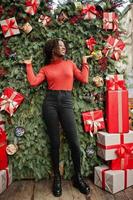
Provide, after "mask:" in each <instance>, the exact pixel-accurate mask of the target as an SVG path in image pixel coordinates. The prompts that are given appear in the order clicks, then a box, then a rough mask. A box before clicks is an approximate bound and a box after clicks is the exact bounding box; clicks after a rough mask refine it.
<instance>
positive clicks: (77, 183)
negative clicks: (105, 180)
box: [73, 174, 90, 195]
mask: <svg viewBox="0 0 133 200" xmlns="http://www.w3.org/2000/svg"><path fill="white" fill-rule="evenodd" d="M73 186H74V187H76V188H77V189H78V190H79V191H80V192H81V193H83V194H86V195H88V194H90V187H89V186H88V185H87V184H86V183H85V181H84V180H83V177H82V176H81V174H77V175H75V176H74V177H73Z"/></svg>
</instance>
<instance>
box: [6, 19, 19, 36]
mask: <svg viewBox="0 0 133 200" xmlns="http://www.w3.org/2000/svg"><path fill="white" fill-rule="evenodd" d="M5 21H6V25H2V31H3V33H4V35H5V34H6V33H7V32H8V31H9V32H10V35H13V34H14V33H13V30H12V29H18V26H17V25H15V20H14V19H6V20H5Z"/></svg>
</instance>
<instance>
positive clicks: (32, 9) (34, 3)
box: [25, 0, 40, 15]
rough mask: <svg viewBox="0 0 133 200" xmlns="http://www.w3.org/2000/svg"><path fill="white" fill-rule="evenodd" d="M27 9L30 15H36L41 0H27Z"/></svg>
mask: <svg viewBox="0 0 133 200" xmlns="http://www.w3.org/2000/svg"><path fill="white" fill-rule="evenodd" d="M25 4H26V9H25V12H26V13H28V14H30V15H35V14H36V12H37V9H38V7H39V4H40V1H39V0H26V2H25Z"/></svg>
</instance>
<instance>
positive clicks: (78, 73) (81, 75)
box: [73, 63, 89, 83]
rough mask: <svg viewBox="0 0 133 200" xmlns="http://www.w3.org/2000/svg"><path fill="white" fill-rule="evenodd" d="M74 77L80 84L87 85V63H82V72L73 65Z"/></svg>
mask: <svg viewBox="0 0 133 200" xmlns="http://www.w3.org/2000/svg"><path fill="white" fill-rule="evenodd" d="M73 70H74V77H75V78H76V79H77V80H79V81H81V82H82V83H88V78H89V68H88V64H87V63H83V65H82V70H79V69H78V68H77V66H76V65H75V64H74V63H73Z"/></svg>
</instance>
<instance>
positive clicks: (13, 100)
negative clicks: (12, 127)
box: [0, 87, 24, 116]
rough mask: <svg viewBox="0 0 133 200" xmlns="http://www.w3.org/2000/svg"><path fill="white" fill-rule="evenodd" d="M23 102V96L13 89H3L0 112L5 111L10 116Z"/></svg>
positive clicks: (0, 98)
mask: <svg viewBox="0 0 133 200" xmlns="http://www.w3.org/2000/svg"><path fill="white" fill-rule="evenodd" d="M23 100H24V96H23V95H22V94H20V93H18V92H17V91H15V90H14V89H13V88H9V87H8V88H5V89H4V91H3V93H2V96H1V97H0V111H2V110H5V111H6V112H8V113H9V114H10V116H12V115H13V113H14V112H15V111H16V110H17V108H18V106H19V105H20V104H21V103H22V101H23Z"/></svg>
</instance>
